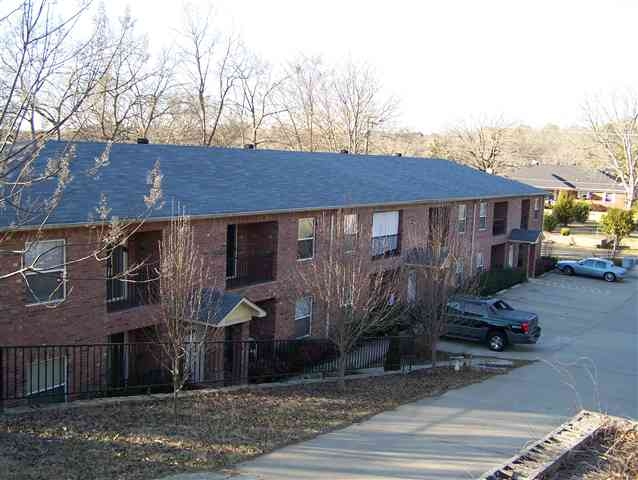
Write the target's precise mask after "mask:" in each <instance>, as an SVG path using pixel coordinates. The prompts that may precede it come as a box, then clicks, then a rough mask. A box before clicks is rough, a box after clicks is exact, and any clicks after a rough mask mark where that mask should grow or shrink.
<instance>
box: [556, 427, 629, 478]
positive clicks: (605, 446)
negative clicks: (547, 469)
mask: <svg viewBox="0 0 638 480" xmlns="http://www.w3.org/2000/svg"><path fill="white" fill-rule="evenodd" d="M576 479H581V480H636V479H638V423H635V422H634V423H631V422H626V423H617V422H613V423H612V424H610V425H609V426H608V427H606V428H604V429H602V430H601V431H600V432H599V434H598V435H597V436H596V438H595V439H594V440H593V441H592V442H590V443H589V444H588V445H587V446H586V447H584V448H582V449H580V450H578V451H574V452H572V453H571V456H570V458H569V459H568V460H567V461H566V462H565V464H563V466H562V467H561V468H560V469H559V470H558V472H557V473H556V475H554V476H552V477H551V480H576Z"/></svg>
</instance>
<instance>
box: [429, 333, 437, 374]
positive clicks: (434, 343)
mask: <svg viewBox="0 0 638 480" xmlns="http://www.w3.org/2000/svg"><path fill="white" fill-rule="evenodd" d="M437 347H438V345H437V341H436V339H434V338H433V339H432V343H431V345H430V356H431V357H432V368H436V354H437V350H438V348H437Z"/></svg>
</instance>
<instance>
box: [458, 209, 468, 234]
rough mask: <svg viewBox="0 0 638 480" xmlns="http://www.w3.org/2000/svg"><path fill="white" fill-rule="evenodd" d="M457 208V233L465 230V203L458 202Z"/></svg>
mask: <svg viewBox="0 0 638 480" xmlns="http://www.w3.org/2000/svg"><path fill="white" fill-rule="evenodd" d="M458 209H459V218H458V226H459V233H465V230H466V228H467V204H465V203H460V204H459V206H458ZM461 213H462V215H461Z"/></svg>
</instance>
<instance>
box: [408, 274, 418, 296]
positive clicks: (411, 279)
mask: <svg viewBox="0 0 638 480" xmlns="http://www.w3.org/2000/svg"><path fill="white" fill-rule="evenodd" d="M408 302H409V303H414V302H416V272H415V271H414V270H410V271H409V272H408Z"/></svg>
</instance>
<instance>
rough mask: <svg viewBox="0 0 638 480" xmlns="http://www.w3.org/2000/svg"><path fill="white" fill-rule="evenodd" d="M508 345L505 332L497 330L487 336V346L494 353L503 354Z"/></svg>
mask: <svg viewBox="0 0 638 480" xmlns="http://www.w3.org/2000/svg"><path fill="white" fill-rule="evenodd" d="M505 345H507V337H506V336H505V334H504V333H503V332H499V331H498V330H495V331H493V332H490V333H488V334H487V346H488V347H489V348H490V350H492V351H493V352H502V351H503V350H505Z"/></svg>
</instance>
